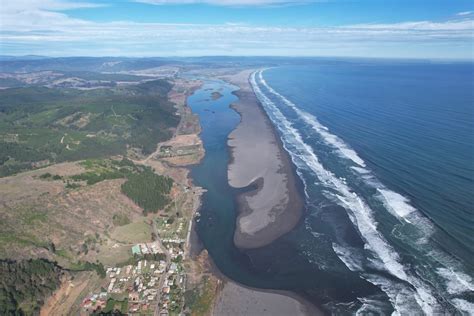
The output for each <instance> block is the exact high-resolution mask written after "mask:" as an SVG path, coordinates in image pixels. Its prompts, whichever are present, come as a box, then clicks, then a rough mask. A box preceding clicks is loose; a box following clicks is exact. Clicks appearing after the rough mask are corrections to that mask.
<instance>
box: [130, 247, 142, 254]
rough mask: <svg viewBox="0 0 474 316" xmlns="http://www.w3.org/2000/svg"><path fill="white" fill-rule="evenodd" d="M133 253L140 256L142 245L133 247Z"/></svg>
mask: <svg viewBox="0 0 474 316" xmlns="http://www.w3.org/2000/svg"><path fill="white" fill-rule="evenodd" d="M132 254H133V255H137V256H139V255H141V254H142V252H141V250H140V245H134V246H133V247H132Z"/></svg>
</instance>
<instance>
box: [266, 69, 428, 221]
mask: <svg viewBox="0 0 474 316" xmlns="http://www.w3.org/2000/svg"><path fill="white" fill-rule="evenodd" d="M258 76H259V80H260V82H261V83H262V85H263V86H264V87H265V88H266V89H267V90H268V91H269V92H270V93H272V94H273V95H275V96H276V97H278V98H279V99H280V100H282V101H283V103H285V104H286V105H287V106H289V107H290V108H292V109H293V110H294V111H295V112H296V114H298V115H299V117H300V118H302V119H303V121H304V122H305V123H306V124H308V125H309V126H311V127H312V128H313V130H314V131H316V132H317V133H318V134H319V135H320V136H321V137H322V139H323V140H324V141H325V143H326V144H327V145H329V146H331V147H333V148H335V149H336V150H337V151H338V152H339V155H340V156H341V157H345V158H346V159H349V160H351V161H353V162H354V163H356V164H357V166H352V169H353V170H355V171H356V172H358V173H359V174H363V175H365V176H366V177H365V179H366V182H367V184H370V185H372V186H373V187H375V188H377V190H378V191H379V193H380V195H379V199H380V200H381V201H382V203H384V205H385V207H386V209H387V210H388V211H389V212H390V213H391V214H392V215H393V216H395V217H396V218H399V219H404V220H406V221H408V222H409V220H408V219H407V218H406V217H407V215H409V214H410V213H412V212H414V211H416V208H414V207H413V206H412V205H411V204H410V200H409V199H408V198H406V197H404V196H402V195H401V194H399V193H397V192H394V191H391V190H389V189H387V188H386V187H385V186H384V185H383V184H382V183H380V181H378V180H377V179H376V178H375V176H373V175H372V173H371V171H370V170H369V169H367V167H366V164H365V161H364V160H363V159H362V158H360V157H359V155H358V154H357V152H356V151H355V150H354V149H352V148H351V147H350V146H349V145H348V144H346V143H345V142H344V141H343V140H342V139H340V138H339V137H338V136H336V135H334V134H332V133H330V132H329V128H327V127H326V126H324V125H322V124H321V123H319V121H318V120H317V118H316V117H315V116H313V115H311V114H309V113H308V112H306V111H304V110H301V109H299V108H298V107H297V106H296V105H295V104H294V103H293V102H291V101H290V100H288V99H287V98H286V97H285V96H283V95H282V94H280V93H279V92H277V91H275V89H273V88H272V87H271V86H270V85H269V84H268V83H267V82H266V81H265V79H264V78H263V70H260V71H259V72H258ZM420 216H421V214H418V216H417V217H420Z"/></svg>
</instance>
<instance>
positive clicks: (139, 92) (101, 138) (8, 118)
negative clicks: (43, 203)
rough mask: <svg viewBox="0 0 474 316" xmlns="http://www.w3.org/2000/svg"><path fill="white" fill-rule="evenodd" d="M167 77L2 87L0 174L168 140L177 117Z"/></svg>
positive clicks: (150, 147)
mask: <svg viewBox="0 0 474 316" xmlns="http://www.w3.org/2000/svg"><path fill="white" fill-rule="evenodd" d="M170 89H171V84H170V83H168V82H167V81H164V80H156V81H149V82H145V83H141V84H138V85H133V86H126V87H113V88H108V89H94V90H77V89H57V88H46V87H22V88H10V89H4V90H0V176H6V175H10V174H14V173H17V172H20V171H23V170H27V169H31V168H35V167H39V166H42V165H45V164H51V163H57V162H62V161H74V160H82V159H88V158H102V157H108V156H111V155H116V154H124V153H125V152H126V151H127V149H128V148H137V149H138V150H139V151H141V152H142V153H143V154H145V155H146V154H149V153H151V152H153V151H154V150H155V149H156V144H157V143H158V142H159V141H163V140H165V139H168V138H169V137H170V136H171V135H172V129H173V128H175V127H176V126H177V124H178V121H179V117H178V116H176V115H175V109H174V106H173V104H172V103H171V102H169V101H168V99H167V93H168V92H169V91H170Z"/></svg>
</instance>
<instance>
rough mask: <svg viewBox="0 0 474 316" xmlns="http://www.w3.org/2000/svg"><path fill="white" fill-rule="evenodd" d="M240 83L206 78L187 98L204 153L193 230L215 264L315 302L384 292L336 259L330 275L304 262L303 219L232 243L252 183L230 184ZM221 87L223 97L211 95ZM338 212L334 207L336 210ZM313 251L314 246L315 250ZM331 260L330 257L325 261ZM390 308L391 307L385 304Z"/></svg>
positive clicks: (196, 173)
mask: <svg viewBox="0 0 474 316" xmlns="http://www.w3.org/2000/svg"><path fill="white" fill-rule="evenodd" d="M237 89H238V87H236V86H233V85H231V84H229V83H226V82H224V81H219V80H204V85H203V86H202V88H201V89H199V90H197V91H196V92H195V93H194V94H193V95H191V96H190V97H189V98H188V105H189V106H190V107H191V109H192V111H193V113H195V114H197V115H199V117H200V122H201V129H202V132H201V135H200V137H201V139H202V141H203V145H204V148H205V152H206V155H205V156H204V158H203V159H202V161H201V163H200V164H198V165H196V166H193V167H192V170H191V176H192V178H193V182H194V183H195V184H196V185H198V186H201V187H203V188H204V189H206V190H207V192H206V193H204V194H203V196H202V206H201V209H200V215H199V216H198V218H197V219H196V221H195V229H196V232H197V235H198V236H199V239H200V241H201V242H202V244H203V246H204V248H205V249H206V250H207V251H208V252H209V254H210V256H211V258H212V260H213V262H214V263H215V265H216V267H217V268H218V269H219V270H220V272H222V273H223V274H224V275H225V276H226V277H229V278H230V279H232V280H234V281H236V282H238V283H241V284H244V285H247V286H250V287H254V288H260V289H269V290H285V291H291V292H294V293H296V294H299V295H301V296H304V297H305V298H307V299H308V300H310V301H311V302H312V303H314V304H315V305H321V304H328V303H329V304H331V302H333V301H334V300H336V301H337V302H351V301H354V300H356V299H357V297H356V295H366V296H370V295H382V296H383V294H382V293H380V291H379V290H378V289H377V288H376V287H375V286H373V285H372V284H369V283H368V282H366V281H365V280H362V279H360V278H359V277H358V276H357V275H356V274H354V273H352V272H351V271H350V270H348V269H347V268H346V267H345V266H344V265H343V264H342V262H340V260H338V259H337V257H334V258H333V259H332V264H333V265H334V266H336V267H337V268H336V269H333V270H334V271H333V272H331V273H328V272H327V271H324V270H323V269H319V268H317V267H316V266H315V265H314V264H313V263H311V262H308V259H307V257H306V256H305V254H303V253H301V247H300V246H299V245H300V244H301V243H302V242H303V243H304V242H306V240H305V237H304V236H303V235H304V232H305V221H304V218H303V220H300V222H299V223H298V224H297V225H296V227H295V228H294V229H293V230H292V231H290V232H289V233H287V234H285V235H283V236H282V237H280V238H278V239H277V240H275V241H273V242H272V243H270V244H269V245H266V246H264V247H260V248H256V249H246V250H242V249H239V248H237V247H236V246H235V244H234V232H235V229H236V219H237V215H238V214H237V202H238V196H239V195H240V194H242V192H246V191H248V190H252V189H254V186H255V183H254V184H252V185H250V186H248V187H245V188H241V189H235V188H232V187H231V186H230V185H229V182H228V174H227V170H228V164H229V162H230V161H231V153H230V150H229V147H228V144H227V141H228V135H229V134H230V133H231V132H232V131H233V130H234V129H235V128H236V126H237V125H238V124H239V122H240V116H239V115H238V114H237V112H235V111H234V110H233V109H232V108H231V107H230V105H231V104H232V103H234V102H236V101H237V100H238V99H237V97H236V96H235V94H234V93H233V92H235V91H236V90H237ZM215 91H219V92H220V93H221V94H222V97H221V98H219V99H215V100H213V99H212V93H213V92H215ZM336 211H337V210H336ZM315 251H317V249H316V250H315ZM326 261H328V262H331V259H328V260H326ZM387 310H388V311H390V308H389V307H388V308H387Z"/></svg>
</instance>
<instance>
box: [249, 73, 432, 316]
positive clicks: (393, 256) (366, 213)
mask: <svg viewBox="0 0 474 316" xmlns="http://www.w3.org/2000/svg"><path fill="white" fill-rule="evenodd" d="M258 74H259V77H261V71H259V72H258ZM251 84H252V86H253V89H254V92H255V94H256V95H257V97H258V99H259V100H260V101H261V103H262V105H263V107H264V109H265V110H266V112H267V113H268V114H269V116H270V118H272V121H273V123H274V124H275V125H276V126H277V128H278V129H279V130H280V132H281V135H282V140H283V143H284V144H287V147H294V148H296V150H294V151H291V150H290V151H289V154H290V155H291V156H292V159H293V160H294V161H303V162H304V164H305V165H306V166H307V167H308V168H309V169H310V170H311V171H312V172H313V173H314V174H315V175H316V176H317V177H318V179H319V181H320V182H321V184H322V185H323V186H324V187H325V188H327V189H329V190H330V192H331V196H332V198H333V199H334V200H335V202H336V203H337V204H338V205H340V206H342V207H344V208H345V209H346V211H347V213H348V215H349V218H350V220H351V222H352V223H353V225H354V226H355V227H356V228H357V230H358V231H359V233H360V235H361V236H362V238H363V240H364V242H365V245H366V249H367V250H369V251H370V252H371V253H372V254H373V255H374V258H376V260H377V261H379V263H380V264H381V266H383V268H384V270H386V272H388V273H389V274H391V275H392V276H393V277H394V278H395V279H398V280H400V282H396V283H395V282H392V281H388V280H387V279H386V278H382V277H376V276H370V275H364V274H362V276H363V277H364V278H366V279H367V280H368V281H370V282H372V283H374V284H375V285H378V286H379V287H380V288H381V289H382V290H383V291H384V292H385V293H386V294H387V295H388V296H389V298H390V301H391V302H392V305H393V306H394V308H395V309H396V310H397V311H409V310H412V311H413V309H414V308H415V309H421V310H422V311H424V312H425V313H428V314H433V313H436V312H438V311H440V310H441V306H440V305H439V303H438V301H437V299H436V298H435V297H434V295H433V293H432V291H431V289H430V287H429V286H427V285H425V284H424V283H423V281H422V280H420V279H418V278H417V277H416V276H414V275H412V274H410V273H409V272H408V271H407V270H406V269H405V268H404V266H403V265H402V264H401V263H400V258H399V255H398V254H397V252H396V251H395V249H394V248H392V247H391V246H390V244H389V243H388V242H387V241H386V240H385V238H384V237H383V235H382V234H381V233H380V232H379V231H378V229H377V222H376V220H375V218H374V217H373V211H372V210H371V208H370V207H369V206H368V205H367V203H366V202H365V201H364V200H363V198H361V197H360V196H359V195H357V194H356V193H355V192H353V191H352V190H351V189H350V188H349V186H348V185H347V184H346V182H345V181H343V180H341V179H339V178H338V177H336V176H335V175H334V174H333V173H332V172H331V171H329V170H327V169H325V168H324V166H323V165H322V164H321V163H320V162H319V159H318V157H317V156H316V154H315V152H314V151H313V149H312V148H311V146H310V145H308V144H307V143H306V142H304V140H303V138H302V136H301V134H300V133H299V132H298V131H297V130H296V129H295V128H294V127H293V124H292V123H291V122H290V121H289V120H288V119H287V118H286V117H285V116H284V115H283V114H282V112H281V111H280V110H279V109H278V107H277V106H276V105H275V104H274V102H273V101H271V100H270V99H269V98H268V97H267V96H266V95H265V94H264V93H263V92H262V90H261V89H260V87H259V85H258V84H257V80H256V73H253V74H252V76H251ZM262 84H263V83H262ZM267 86H268V85H267ZM319 128H320V129H321V130H324V131H326V132H327V129H323V128H321V127H319ZM331 139H335V138H331ZM288 144H291V145H288ZM344 148H348V147H347V146H345V147H344ZM354 153H355V152H354ZM354 157H355V156H354ZM357 157H358V156H357ZM364 165H365V164H364ZM297 166H298V165H297ZM359 166H361V165H360V164H359ZM336 249H337V248H336ZM336 253H339V254H341V259H342V260H343V261H344V262H345V263H347V265H348V267H349V268H350V269H351V268H352V269H354V270H356V271H358V270H360V269H361V267H357V266H358V265H357V264H355V263H353V262H351V263H349V262H348V258H349V256H344V255H342V253H341V251H336ZM401 294H403V296H404V297H405V299H403V300H401V299H400V297H401V296H400V295H401ZM410 297H413V298H414V302H416V305H415V306H413V304H410V302H411V300H409V299H408V298H410Z"/></svg>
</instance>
